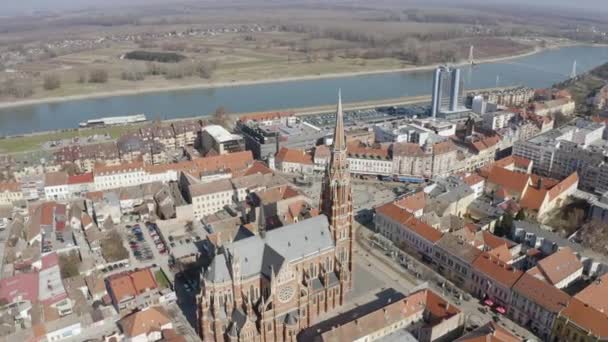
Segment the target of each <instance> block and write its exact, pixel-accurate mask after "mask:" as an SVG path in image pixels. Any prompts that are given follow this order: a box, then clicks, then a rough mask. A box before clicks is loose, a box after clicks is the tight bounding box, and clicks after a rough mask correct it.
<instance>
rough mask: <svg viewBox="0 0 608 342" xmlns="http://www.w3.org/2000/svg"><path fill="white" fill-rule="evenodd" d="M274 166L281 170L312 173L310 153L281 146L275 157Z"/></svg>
mask: <svg viewBox="0 0 608 342" xmlns="http://www.w3.org/2000/svg"><path fill="white" fill-rule="evenodd" d="M274 160H275V168H276V169H277V170H279V171H281V172H286V173H298V174H312V173H313V171H314V163H313V157H312V154H311V153H307V152H306V151H303V150H296V149H290V148H287V147H282V148H281V150H279V153H277V155H276V157H275V159H274Z"/></svg>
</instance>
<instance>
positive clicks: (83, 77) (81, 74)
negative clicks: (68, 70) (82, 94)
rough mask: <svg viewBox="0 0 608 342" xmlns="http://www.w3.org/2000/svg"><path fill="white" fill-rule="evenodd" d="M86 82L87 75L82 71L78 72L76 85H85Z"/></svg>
mask: <svg viewBox="0 0 608 342" xmlns="http://www.w3.org/2000/svg"><path fill="white" fill-rule="evenodd" d="M86 82H87V73H86V71H84V70H80V71H79V72H78V83H86Z"/></svg>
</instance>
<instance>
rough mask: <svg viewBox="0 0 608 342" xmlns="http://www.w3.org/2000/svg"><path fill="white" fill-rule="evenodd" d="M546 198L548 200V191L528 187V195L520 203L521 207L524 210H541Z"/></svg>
mask: <svg viewBox="0 0 608 342" xmlns="http://www.w3.org/2000/svg"><path fill="white" fill-rule="evenodd" d="M545 198H547V190H545V189H540V190H539V189H536V188H533V187H528V190H526V193H525V194H524V195H523V196H522V198H521V200H520V201H519V205H520V206H521V207H522V208H526V209H530V210H539V209H540V207H541V206H542V205H543V202H544V201H545Z"/></svg>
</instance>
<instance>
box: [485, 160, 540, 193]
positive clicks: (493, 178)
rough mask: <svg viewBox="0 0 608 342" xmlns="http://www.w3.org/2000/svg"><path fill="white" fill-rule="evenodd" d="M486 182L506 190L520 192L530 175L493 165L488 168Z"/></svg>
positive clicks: (522, 190) (528, 180)
mask: <svg viewBox="0 0 608 342" xmlns="http://www.w3.org/2000/svg"><path fill="white" fill-rule="evenodd" d="M488 182H489V183H492V184H496V185H499V186H501V187H503V188H504V189H505V190H506V191H508V192H515V193H518V194H522V193H523V192H524V189H525V188H526V185H527V184H528V183H529V182H530V176H529V175H527V174H525V173H520V172H514V171H510V170H507V169H504V168H502V167H498V166H494V167H492V168H491V169H490V173H489V176H488Z"/></svg>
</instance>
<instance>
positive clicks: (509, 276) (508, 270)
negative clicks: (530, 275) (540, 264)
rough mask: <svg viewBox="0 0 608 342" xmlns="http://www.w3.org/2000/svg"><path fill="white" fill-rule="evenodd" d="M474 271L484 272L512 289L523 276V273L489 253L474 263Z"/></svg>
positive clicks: (482, 255)
mask: <svg viewBox="0 0 608 342" xmlns="http://www.w3.org/2000/svg"><path fill="white" fill-rule="evenodd" d="M473 269H475V270H477V271H480V272H482V273H483V274H485V275H486V276H487V277H489V278H491V279H493V280H495V281H496V282H498V283H500V284H501V285H503V286H504V287H506V288H511V286H513V284H515V282H516V281H517V280H518V279H519V278H520V277H521V275H522V274H523V272H522V271H519V270H517V269H515V268H513V266H511V265H507V264H506V263H504V262H502V261H500V260H498V259H497V258H496V257H493V256H492V255H490V254H488V253H483V254H481V255H480V256H479V257H477V259H475V261H473Z"/></svg>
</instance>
